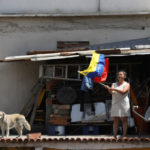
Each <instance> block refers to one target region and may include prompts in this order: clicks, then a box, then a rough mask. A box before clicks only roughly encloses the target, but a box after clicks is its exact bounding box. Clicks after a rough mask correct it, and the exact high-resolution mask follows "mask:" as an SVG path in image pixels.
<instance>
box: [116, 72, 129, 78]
mask: <svg viewBox="0 0 150 150" xmlns="http://www.w3.org/2000/svg"><path fill="white" fill-rule="evenodd" d="M119 72H123V74H124V76H125V78H126V77H127V73H126V72H125V71H124V70H119V71H118V72H117V75H118V74H119Z"/></svg>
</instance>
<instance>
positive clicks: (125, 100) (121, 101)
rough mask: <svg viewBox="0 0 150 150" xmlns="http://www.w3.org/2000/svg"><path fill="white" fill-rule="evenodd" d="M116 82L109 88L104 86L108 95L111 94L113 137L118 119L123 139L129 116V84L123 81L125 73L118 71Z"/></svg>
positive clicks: (115, 134) (115, 133)
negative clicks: (120, 123)
mask: <svg viewBox="0 0 150 150" xmlns="http://www.w3.org/2000/svg"><path fill="white" fill-rule="evenodd" d="M117 78H118V81H117V82H116V83H113V84H112V86H111V87H109V86H107V85H106V86H105V88H106V89H107V90H108V92H109V93H110V94H112V107H111V117H113V121H114V122H113V132H114V137H115V138H116V136H117V130H118V123H119V118H121V120H122V125H123V138H125V137H126V133H127V127H128V124H127V117H129V116H130V103H129V97H128V94H129V90H130V84H129V83H128V82H126V81H125V78H126V72H125V71H119V72H118V75H117Z"/></svg>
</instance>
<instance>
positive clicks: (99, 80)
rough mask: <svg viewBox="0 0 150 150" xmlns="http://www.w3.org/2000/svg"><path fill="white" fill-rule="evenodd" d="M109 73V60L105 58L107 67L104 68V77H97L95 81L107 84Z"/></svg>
mask: <svg viewBox="0 0 150 150" xmlns="http://www.w3.org/2000/svg"><path fill="white" fill-rule="evenodd" d="M108 71H109V59H108V58H105V67H104V71H103V73H102V75H101V76H100V77H95V78H94V81H95V82H98V83H100V82H105V81H106V79H107V76H108Z"/></svg>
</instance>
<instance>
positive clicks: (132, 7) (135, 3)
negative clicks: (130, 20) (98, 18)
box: [100, 0, 150, 13]
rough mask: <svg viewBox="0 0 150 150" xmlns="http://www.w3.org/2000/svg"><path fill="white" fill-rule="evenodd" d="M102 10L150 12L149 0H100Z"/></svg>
mask: <svg viewBox="0 0 150 150" xmlns="http://www.w3.org/2000/svg"><path fill="white" fill-rule="evenodd" d="M100 9H101V11H102V12H110V13H111V12H118V13H119V12H150V1H149V0H125V1H123V0H100Z"/></svg>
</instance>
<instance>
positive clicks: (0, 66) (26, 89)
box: [0, 16, 150, 113]
mask: <svg viewBox="0 0 150 150" xmlns="http://www.w3.org/2000/svg"><path fill="white" fill-rule="evenodd" d="M143 27H145V28H143ZM149 35H150V17H148V16H146V17H144V16H138V17H136V16H134V17H131V16H130V17H128V16H126V17H125V16H124V17H107V18H105V17H73V18H72V17H65V18H64V17H60V18H59V17H56V18H46V17H45V18H12V19H11V18H0V58H4V57H5V56H10V55H23V54H25V53H26V51H28V50H47V49H56V45H57V41H89V42H90V44H101V43H107V42H118V41H123V40H130V39H136V38H144V37H148V36H149ZM38 65H39V63H34V62H19V63H18V62H13V63H0V72H1V73H0V83H1V84H0V101H1V103H0V110H4V111H6V112H8V113H13V112H19V111H20V110H21V109H22V107H23V106H24V104H25V103H26V101H27V100H28V96H29V94H30V89H31V88H32V86H33V85H34V83H35V82H36V80H37V79H38Z"/></svg>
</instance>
